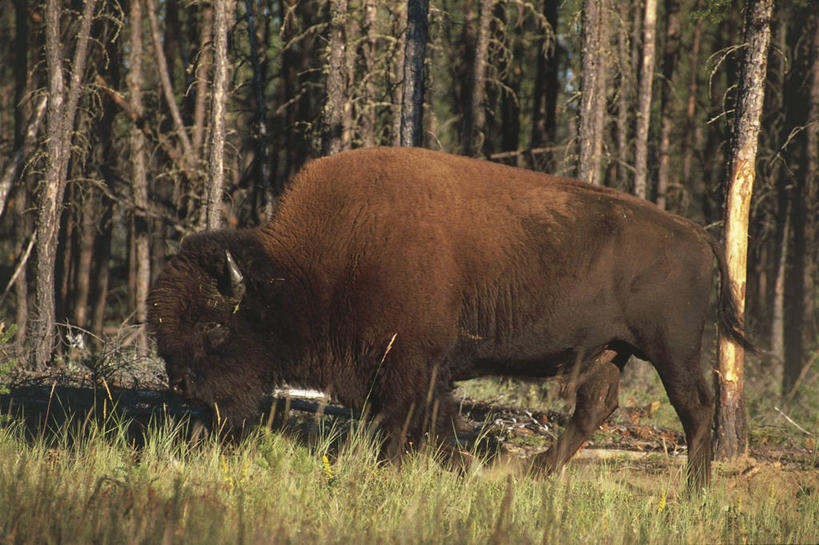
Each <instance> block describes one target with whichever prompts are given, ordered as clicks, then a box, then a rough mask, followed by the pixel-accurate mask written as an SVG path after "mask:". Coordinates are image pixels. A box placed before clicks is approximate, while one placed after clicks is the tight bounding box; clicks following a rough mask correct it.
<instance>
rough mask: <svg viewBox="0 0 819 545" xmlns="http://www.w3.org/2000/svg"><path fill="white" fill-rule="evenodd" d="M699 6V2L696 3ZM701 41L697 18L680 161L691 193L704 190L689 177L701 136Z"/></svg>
mask: <svg viewBox="0 0 819 545" xmlns="http://www.w3.org/2000/svg"><path fill="white" fill-rule="evenodd" d="M696 6H699V2H698V3H697V4H696ZM701 41H702V19H697V22H696V23H695V26H694V36H693V37H692V40H691V57H690V60H689V70H690V75H689V80H688V99H687V100H686V106H685V132H684V133H683V134H684V137H683V139H682V145H683V162H682V180H681V183H682V185H683V187H685V188H687V189H688V191H690V192H691V193H694V194H697V193H701V192H702V191H704V188H702V187H701V185H702V184H701V181H697V182H696V184H697V188H694V183H695V182H694V180H693V179H692V177H691V168H692V163H693V162H694V151H695V150H696V149H697V148H698V144H699V141H700V140H701V138H702V128H701V127H700V126H699V125H698V124H697V122H696V117H695V116H696V112H697V89H698V82H699V64H700V43H701Z"/></svg>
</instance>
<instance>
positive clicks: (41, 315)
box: [28, 0, 67, 369]
mask: <svg viewBox="0 0 819 545" xmlns="http://www.w3.org/2000/svg"><path fill="white" fill-rule="evenodd" d="M45 27H46V30H45V33H46V62H47V67H48V97H49V99H48V118H47V123H48V132H49V134H51V135H52V138H49V139H48V145H47V151H46V171H45V179H44V182H43V187H42V189H41V190H40V194H39V199H38V204H37V207H38V214H37V233H38V235H37V256H36V264H35V271H36V279H35V282H36V290H35V298H36V308H35V311H36V314H35V316H34V318H33V321H32V324H31V327H30V335H29V337H28V338H29V340H30V342H31V350H30V353H31V355H32V357H33V365H34V368H35V369H43V368H44V367H45V366H46V365H47V364H48V362H49V361H50V360H51V356H52V352H53V350H54V336H55V330H54V329H55V325H54V311H55V309H54V265H55V260H56V257H57V240H58V236H59V226H60V207H61V206H62V202H61V197H62V195H63V189H64V188H63V184H64V182H63V180H62V179H61V178H60V173H61V172H62V170H63V162H65V161H67V158H66V157H64V155H63V153H64V151H65V149H67V148H66V147H64V146H63V143H62V142H61V137H62V136H63V135H64V134H65V130H64V129H65V80H64V76H63V52H62V44H61V43H60V2H59V0H47V1H46V7H45Z"/></svg>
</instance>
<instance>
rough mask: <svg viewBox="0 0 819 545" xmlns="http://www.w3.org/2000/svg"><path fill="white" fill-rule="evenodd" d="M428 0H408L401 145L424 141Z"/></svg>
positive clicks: (417, 144) (416, 143) (411, 144)
mask: <svg viewBox="0 0 819 545" xmlns="http://www.w3.org/2000/svg"><path fill="white" fill-rule="evenodd" d="M428 13H429V0H407V32H406V45H405V48H404V82H403V85H402V97H401V138H400V144H401V145H402V146H420V145H421V143H422V141H423V134H422V132H423V131H422V128H423V115H424V58H425V56H426V49H427V33H428V32H427V15H428Z"/></svg>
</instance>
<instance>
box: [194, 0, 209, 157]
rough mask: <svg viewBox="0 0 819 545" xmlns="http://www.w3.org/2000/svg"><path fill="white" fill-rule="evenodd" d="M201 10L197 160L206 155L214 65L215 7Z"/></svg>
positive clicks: (195, 140) (197, 102) (197, 84)
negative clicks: (208, 114)
mask: <svg viewBox="0 0 819 545" xmlns="http://www.w3.org/2000/svg"><path fill="white" fill-rule="evenodd" d="M200 9H201V13H202V14H201V20H200V22H199V55H198V57H197V61H196V100H195V103H194V106H193V138H192V139H191V140H192V145H193V149H194V150H195V152H196V157H197V158H199V157H202V156H203V155H204V152H203V150H202V146H203V145H204V142H205V122H206V119H207V109H208V88H209V85H208V73H209V72H210V69H211V64H212V56H211V47H210V41H211V38H212V37H213V7H212V6H211V5H210V4H202V5H201V8H200Z"/></svg>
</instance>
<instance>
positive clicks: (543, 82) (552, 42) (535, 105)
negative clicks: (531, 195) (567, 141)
mask: <svg viewBox="0 0 819 545" xmlns="http://www.w3.org/2000/svg"><path fill="white" fill-rule="evenodd" d="M557 4H558V2H557V0H546V1H545V2H544V4H543V16H544V17H545V18H546V20H547V21H548V23H549V27H550V28H549V29H548V31H545V32H548V35H544V36H543V37H542V38H541V39H540V40H539V41H538V60H537V72H536V75H535V90H534V96H533V101H532V135H531V138H530V143H529V147H530V149H535V148H540V147H543V146H545V145H546V144H549V145H553V144H554V142H555V137H556V131H557V94H558V90H559V87H558V81H557V62H558V58H557V48H558V46H557V38H556V29H557V16H558V10H557ZM530 157H531V156H530ZM530 166H531V167H532V168H534V167H535V164H534V158H533V157H532V158H530ZM539 166H541V168H543V169H544V170H545V171H546V172H550V171H552V169H553V168H554V155H553V154H552V153H547V154H546V156H545V158H544V160H543V163H542V165H539Z"/></svg>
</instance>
